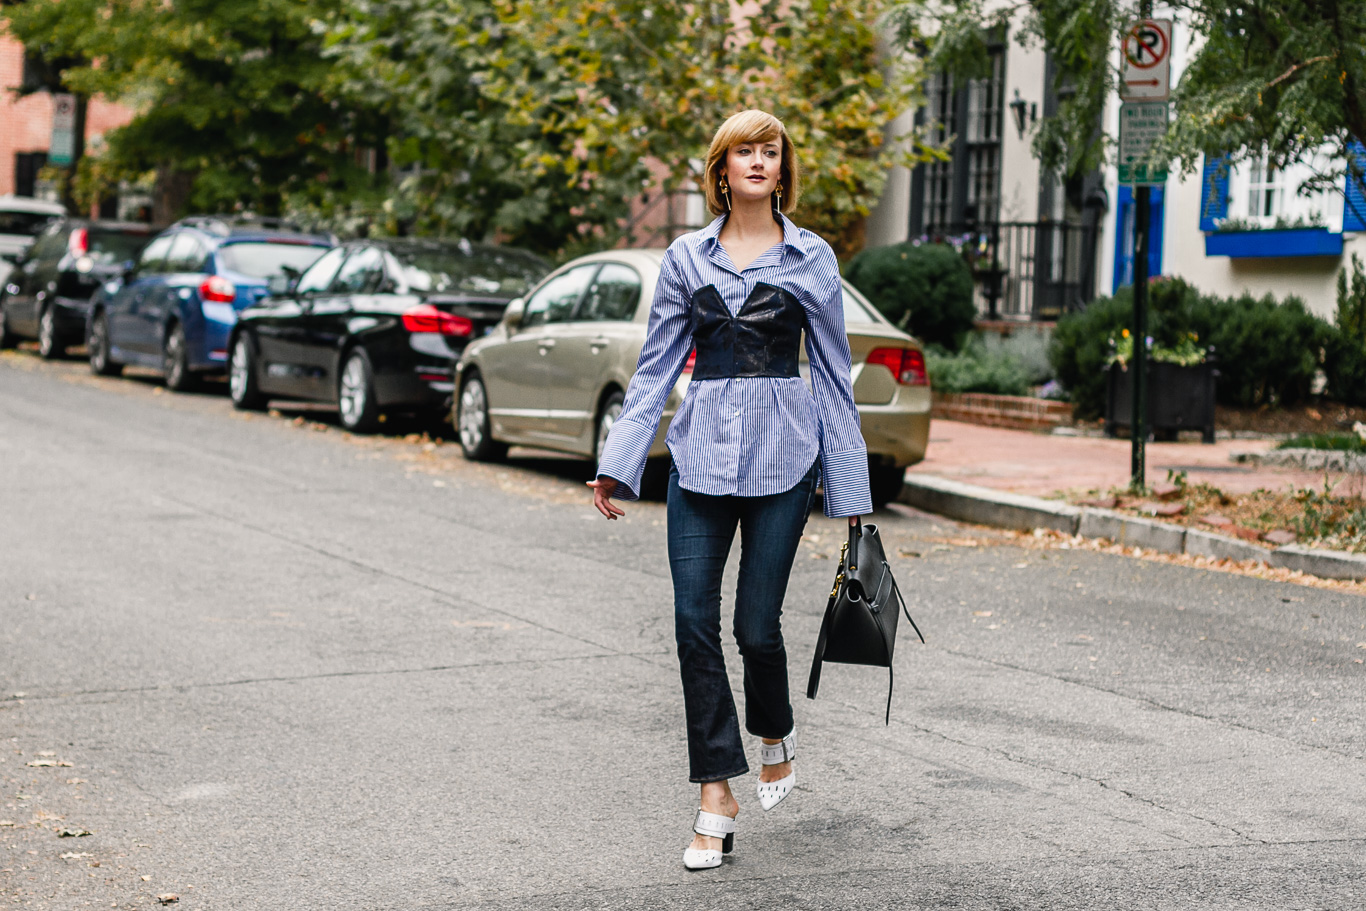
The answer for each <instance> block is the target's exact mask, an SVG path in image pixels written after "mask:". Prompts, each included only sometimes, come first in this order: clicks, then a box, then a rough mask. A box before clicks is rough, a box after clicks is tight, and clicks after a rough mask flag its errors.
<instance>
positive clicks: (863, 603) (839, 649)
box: [806, 522, 925, 724]
mask: <svg viewBox="0 0 1366 911" xmlns="http://www.w3.org/2000/svg"><path fill="white" fill-rule="evenodd" d="M893 598H895V599H896V600H893ZM898 605H900V611H899V610H897V607H898ZM903 611H904V612H905V614H906V619H907V620H909V621H910V624H911V628H912V629H914V630H915V634H916V635H917V636H919V637H920V641H921V642H922V643H923V642H924V641H925V636H924V635H923V634H922V633H921V632H920V627H918V626H916V623H915V620H914V619H912V617H911V611H910V609H909V608H908V607H906V599H905V598H903V597H901V589H900V588H898V587H897V584H896V579H894V578H892V568H891V567H890V566H888V565H887V555H886V553H885V552H884V551H883V549H882V538H881V537H880V536H879V535H878V533H877V526H876V525H863V524H862V523H860V522H855V523H854V524H853V525H851V526H849V542H848V543H847V544H845V545H844V547H843V548H841V550H840V565H839V568H838V569H836V570H835V587H834V588H833V589H831V591H830V603H829V604H827V605H826V607H825V619H824V620H822V621H821V634H820V637H819V638H817V640H816V657H815V659H814V660H813V661H812V662H811V679H810V680H809V681H808V682H807V684H806V698H807V699H815V698H816V689H817V687H819V686H820V682H821V663H822V662H824V661H833V662H836V663H838V664H866V665H871V666H873V667H885V668H887V720H886V722H885V723H886V724H891V723H892V682H893V679H892V652H893V649H894V648H895V646H896V624H897V621H898V619H900V615H901V612H903Z"/></svg>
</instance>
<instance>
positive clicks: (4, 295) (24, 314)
mask: <svg viewBox="0 0 1366 911" xmlns="http://www.w3.org/2000/svg"><path fill="white" fill-rule="evenodd" d="M151 236H152V231H151V228H149V227H148V226H147V225H144V224H137V223H129V222H116V221H90V220H88V219H83V218H58V219H57V220H56V221H53V222H51V223H49V224H48V226H47V228H45V229H44V230H43V232H42V234H40V235H39V236H38V239H37V241H36V242H35V243H34V244H33V246H32V247H30V248H29V249H28V252H26V253H24V254H22V256H21V258H20V259H19V261H18V263H17V265H16V267H15V270H14V271H13V272H11V273H10V276H9V280H8V281H6V282H5V285H4V289H3V291H0V348H6V347H9V346H10V345H13V344H14V342H15V341H16V340H18V339H20V338H36V339H37V340H38V353H39V354H40V355H42V356H43V357H45V358H55V357H61V356H62V355H64V354H65V353H66V349H67V346H68V345H72V344H75V343H77V342H79V341H81V340H82V339H84V337H85V324H86V318H87V316H88V315H89V311H90V299H91V297H92V296H93V295H94V294H95V292H96V291H98V290H99V288H100V286H101V285H103V284H104V283H105V282H107V281H110V280H113V279H117V278H118V277H120V276H121V275H122V274H123V270H124V269H125V268H126V265H127V263H128V262H129V261H130V260H132V259H135V258H136V257H137V255H138V253H139V252H140V251H141V250H142V248H143V247H144V246H146V245H147V241H148V240H149V239H150V238H151Z"/></svg>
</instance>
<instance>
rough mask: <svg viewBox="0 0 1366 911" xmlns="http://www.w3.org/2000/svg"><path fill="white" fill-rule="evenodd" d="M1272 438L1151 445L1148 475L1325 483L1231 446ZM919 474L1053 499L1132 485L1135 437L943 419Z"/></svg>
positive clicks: (1242, 482) (1231, 489) (1219, 481)
mask: <svg viewBox="0 0 1366 911" xmlns="http://www.w3.org/2000/svg"><path fill="white" fill-rule="evenodd" d="M1273 445H1274V441H1272V440H1221V441H1219V442H1217V443H1215V444H1213V445H1211V446H1206V445H1204V444H1203V443H1198V442H1191V443H1149V444H1148V454H1147V480H1148V483H1149V484H1152V483H1155V482H1157V481H1164V480H1166V478H1167V472H1168V471H1169V470H1170V471H1184V472H1186V478H1187V481H1188V482H1189V483H1192V484H1197V483H1200V482H1202V481H1203V482H1206V483H1209V484H1212V485H1214V486H1216V487H1218V488H1219V489H1221V490H1223V491H1225V492H1226V493H1246V492H1249V491H1252V490H1256V489H1257V488H1259V487H1265V488H1268V489H1271V490H1283V489H1285V488H1286V487H1288V486H1291V485H1293V486H1295V487H1316V488H1318V487H1322V486H1323V479H1324V475H1323V472H1321V471H1301V470H1294V469H1287V468H1277V467H1271V466H1256V465H1246V464H1237V463H1234V462H1232V461H1230V460H1229V453H1231V452H1251V451H1261V450H1266V449H1270V448H1271V447H1272V446H1273ZM910 470H911V473H912V475H915V474H928V475H938V476H939V477H942V478H948V479H950V480H954V481H963V482H966V483H969V484H979V485H981V486H983V487H992V488H995V489H997V490H1008V491H1011V492H1012V493H1021V494H1030V495H1033V496H1039V497H1047V496H1050V495H1052V494H1054V493H1056V492H1058V491H1063V490H1077V489H1080V490H1087V489H1091V488H1099V489H1107V488H1110V487H1123V486H1126V485H1127V484H1128V483H1129V441H1128V440H1110V439H1096V438H1092V437H1067V436H1053V435H1051V434H1047V433H1036V432H1032V431H1027V430H1006V429H1003V428H999V427H982V426H980V425H977V424H964V423H960V422H958V421H946V420H935V421H934V422H933V423H931V425H930V445H929V451H928V452H927V454H926V458H925V460H924V461H923V462H921V463H920V464H918V465H915V466H914V467H912V468H911V469H910Z"/></svg>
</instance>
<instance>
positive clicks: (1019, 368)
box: [925, 336, 1033, 395]
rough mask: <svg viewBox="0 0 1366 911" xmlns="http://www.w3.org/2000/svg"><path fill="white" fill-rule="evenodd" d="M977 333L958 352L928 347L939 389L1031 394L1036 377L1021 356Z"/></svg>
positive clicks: (932, 374)
mask: <svg viewBox="0 0 1366 911" xmlns="http://www.w3.org/2000/svg"><path fill="white" fill-rule="evenodd" d="M992 347H993V346H991V345H989V343H988V342H987V341H986V339H984V338H982V337H980V336H973V337H971V338H969V339H968V341H967V342H966V343H965V344H964V345H963V348H962V350H961V351H959V352H958V353H957V354H949V353H948V352H946V351H945V350H944V349H942V348H939V347H930V348H927V349H926V350H925V365H926V367H927V369H928V370H929V374H930V383H931V385H932V386H933V387H934V389H935V391H936V392H988V393H992V394H994V395H1028V394H1029V391H1030V386H1031V385H1033V384H1032V379H1033V377H1032V376H1031V374H1030V370H1029V368H1028V367H1027V366H1026V365H1025V364H1024V362H1023V361H1021V360H1020V359H1019V358H1018V357H1016V356H1014V355H1012V354H1010V353H1008V352H1006V351H1004V350H1002V346H1000V345H999V344H997V345H995V346H994V347H995V350H992Z"/></svg>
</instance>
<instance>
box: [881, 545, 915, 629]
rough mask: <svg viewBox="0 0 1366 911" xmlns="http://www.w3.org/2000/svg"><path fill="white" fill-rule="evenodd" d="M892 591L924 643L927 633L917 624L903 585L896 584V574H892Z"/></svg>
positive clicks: (889, 572) (889, 571)
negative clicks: (902, 589) (902, 591)
mask: <svg viewBox="0 0 1366 911" xmlns="http://www.w3.org/2000/svg"><path fill="white" fill-rule="evenodd" d="M883 563H884V564H885V563H886V561H885V560H884V561H883ZM887 572H888V574H889V575H890V574H891V569H890V568H889V569H888V570H887ZM892 591H894V592H896V599H897V600H898V601H900V602H901V612H902V613H903V614H905V615H906V619H907V620H909V621H911V629H913V630H915V634H916V635H917V636H919V637H920V644H921V645H924V644H925V634H924V633H922V632H921V631H920V627H918V626H916V624H915V618H914V617H912V616H911V609H910V608H909V607H907V606H906V599H905V598H903V597H902V596H901V586H899V585H897V584H896V576H892Z"/></svg>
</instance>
